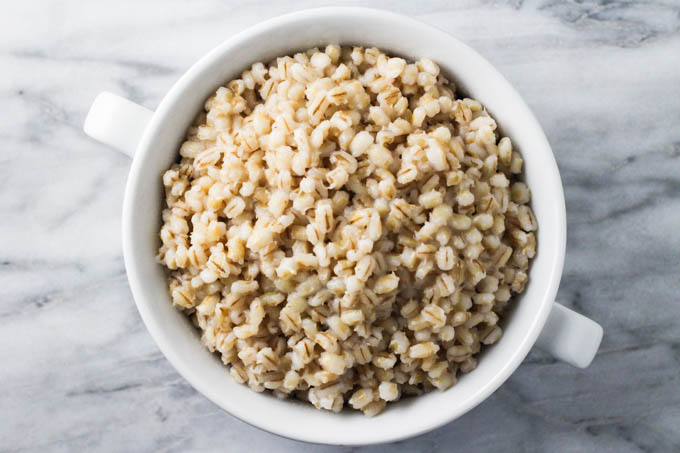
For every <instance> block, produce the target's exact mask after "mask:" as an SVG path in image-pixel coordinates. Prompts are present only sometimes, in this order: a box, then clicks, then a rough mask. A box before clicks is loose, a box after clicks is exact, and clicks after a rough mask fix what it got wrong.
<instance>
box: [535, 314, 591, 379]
mask: <svg viewBox="0 0 680 453" xmlns="http://www.w3.org/2000/svg"><path fill="white" fill-rule="evenodd" d="M601 341H602V326H600V325H599V324H598V323H596V322H595V321H593V320H592V319H589V318H586V317H585V316H583V315H581V314H579V313H576V312H575V311H573V310H570V309H568V308H567V307H565V306H563V305H560V304H558V303H557V302H555V303H554V304H553V306H552V310H551V311H550V315H549V316H548V321H547V322H546V323H545V326H544V327H543V330H542V331H541V335H540V336H539V337H538V341H537V342H536V345H537V346H538V347H539V348H541V349H543V350H545V351H546V352H549V353H550V354H552V355H553V356H554V357H555V358H557V359H560V360H562V361H564V362H567V363H569V364H571V365H574V366H577V367H579V368H586V367H587V366H588V365H590V362H592V361H593V358H594V357H595V354H596V353H597V350H598V349H599V347H600V342H601Z"/></svg>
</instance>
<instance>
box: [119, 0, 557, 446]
mask: <svg viewBox="0 0 680 453" xmlns="http://www.w3.org/2000/svg"><path fill="white" fill-rule="evenodd" d="M328 43H338V44H344V45H352V44H354V45H363V46H377V47H379V48H381V49H382V50H384V51H387V52H388V53H392V54H395V55H400V56H403V57H405V58H407V59H410V60H414V59H417V58H420V57H428V58H431V59H433V60H434V61H436V62H437V63H438V64H439V65H440V66H441V68H442V71H443V72H444V73H445V74H446V75H448V76H449V77H450V78H451V79H452V80H453V81H454V82H455V83H456V85H457V86H458V87H459V90H461V91H463V92H464V93H466V94H467V95H469V96H471V97H473V98H475V99H477V100H479V101H480V102H482V103H483V104H484V105H485V107H486V108H487V109H488V110H489V112H490V113H491V115H492V116H493V117H494V118H496V120H497V121H498V123H499V125H500V126H501V127H502V130H503V132H504V133H505V134H506V135H508V136H510V137H511V139H512V141H513V143H514V145H515V147H516V148H517V149H519V150H520V151H521V153H522V155H523V157H524V159H525V177H526V181H527V183H528V184H529V186H530V188H531V189H532V197H533V199H532V204H533V209H534V212H535V214H536V218H537V220H538V224H539V231H538V237H537V242H538V254H537V256H536V258H535V260H534V262H533V264H532V267H531V273H530V284H529V285H528V286H527V290H526V292H525V293H524V295H523V296H522V297H521V299H519V300H516V301H515V307H514V309H513V310H512V311H511V313H510V314H509V318H508V319H506V321H505V329H504V334H503V337H502V338H501V340H500V341H499V342H498V343H497V344H495V345H494V346H493V347H491V348H488V350H487V351H486V352H485V354H484V357H483V360H481V361H480V363H479V366H478V368H477V369H476V370H474V371H473V372H472V373H470V374H468V375H465V376H462V377H461V378H460V380H459V382H458V384H457V385H455V386H454V387H453V388H451V389H449V390H447V391H446V392H433V393H429V394H427V395H424V396H421V397H418V398H408V399H405V400H403V401H400V402H397V403H394V404H391V405H388V407H387V409H386V410H385V411H384V412H383V413H382V414H381V415H379V416H378V417H375V418H366V417H364V416H363V415H362V414H360V413H355V411H352V412H350V411H345V412H343V413H341V414H332V413H329V412H326V411H318V410H316V409H314V408H313V407H311V405H307V404H303V403H299V402H298V403H296V402H294V401H292V400H287V401H285V400H283V401H282V400H278V399H276V398H274V397H272V396H270V395H267V394H258V393H255V392H252V391H251V390H249V389H248V388H247V387H245V386H242V385H239V384H236V383H235V382H233V381H232V379H231V377H230V376H229V373H228V370H227V368H226V367H224V366H223V365H222V363H221V362H220V361H219V360H218V358H217V357H216V356H214V355H213V354H211V353H209V352H208V351H207V350H206V349H205V348H204V347H203V346H202V344H201V343H200V342H199V340H198V334H197V332H196V330H195V329H194V327H193V326H192V325H191V324H190V323H189V322H188V321H187V319H186V318H185V317H184V315H182V314H181V313H180V312H179V311H177V310H176V309H175V308H173V306H172V304H171V302H170V299H169V296H168V290H167V284H166V277H165V274H164V272H163V269H162V268H161V266H160V265H158V264H157V263H156V261H155V255H156V251H157V247H158V245H159V239H158V231H159V228H160V212H161V210H162V208H163V191H162V183H161V175H162V173H163V171H164V170H166V169H167V168H168V167H169V166H170V165H171V164H172V163H173V162H174V161H175V160H176V159H177V150H178V146H179V144H180V143H181V142H182V141H183V138H184V134H185V131H186V129H187V127H188V126H189V125H190V124H191V122H192V121H193V119H194V117H195V116H196V114H197V113H198V112H199V111H200V110H201V109H202V106H203V103H204V101H205V99H206V98H207V97H208V96H210V95H211V94H212V93H213V92H214V91H215V89H216V88H217V87H218V86H220V85H221V84H223V83H225V82H227V81H229V80H231V79H232V78H234V77H238V75H239V74H240V73H241V72H242V71H243V70H244V69H245V68H247V67H249V66H250V65H251V64H252V63H254V62H256V61H264V62H266V61H269V60H271V59H272V58H275V57H277V56H281V55H289V54H291V53H293V52H294V51H298V50H305V49H308V48H310V47H314V46H324V45H325V44H328ZM565 229H566V226H565V219H564V198H563V194H562V186H561V182H560V179H559V174H558V171H557V166H556V164H555V160H554V158H553V155H552V152H551V150H550V147H549V144H548V142H547V140H546V139H545V136H544V134H543V132H542V130H541V128H540V126H539V125H538V123H537V122H536V120H535V118H534V117H533V115H532V114H531V112H530V111H529V109H528V108H527V106H526V105H525V104H524V102H523V101H522V100H521V99H520V97H519V96H518V94H517V93H516V92H515V91H514V90H513V89H512V88H511V87H510V86H509V84H508V83H507V82H506V81H505V79H503V77H502V76H500V75H499V74H498V73H497V72H496V71H495V69H493V68H492V67H491V66H490V65H489V64H488V63H487V62H486V61H485V60H484V59H483V58H482V57H480V56H479V55H478V54H476V53H475V52H474V51H472V50H471V49H470V48H468V47H467V46H465V45H464V44H462V43H460V42H458V41H457V40H455V39H454V38H452V37H451V36H449V35H447V34H445V33H443V32H441V31H439V30H436V29H434V28H432V27H429V26H427V25H424V24H421V23H419V22H416V21H414V20H411V19H409V18H406V17H403V16H399V15H396V14H392V13H387V12H385V11H376V10H367V9H360V8H325V9H319V10H309V11H303V12H301V13H295V14H293V15H289V16H283V17H281V18H277V19H274V20H272V21H269V22H266V23H263V24H260V25H258V26H256V27H254V28H252V29H249V30H247V31H245V32H243V33H241V34H239V35H237V36H236V37H234V38H232V39H230V40H229V41H227V42H225V43H224V44H222V45H221V46H220V47H218V48H217V49H215V50H214V51H212V52H211V53H210V54H208V55H207V56H205V57H204V58H203V59H202V60H200V61H199V62H198V63H197V64H196V65H195V66H193V67H192V68H191V69H190V70H189V71H188V72H187V73H186V74H185V76H183V77H182V78H181V79H180V81H178V82H177V84H176V85H175V86H174V87H173V89H172V90H171V91H170V93H169V94H168V95H167V96H166V97H165V99H164V100H163V102H162V103H161V105H160V106H159V108H158V110H157V113H156V114H155V115H154V118H153V119H152V122H151V124H150V125H149V128H148V130H147V132H146V135H145V136H144V138H143V139H142V143H141V144H140V147H139V148H138V151H137V155H136V156H135V159H134V162H133V166H132V170H131V173H130V177H129V181H128V187H127V190H126V195H125V206H124V215H123V239H124V252H125V262H126V267H127V271H128V277H129V280H130V285H131V288H132V291H133V294H134V296H135V300H136V303H137V306H138V308H139V311H140V313H141V315H142V318H143V320H144V322H145V323H146V325H147V327H148V329H149V331H150V333H151V334H152V336H153V337H154V339H155V341H156V342H157V343H158V345H159V347H160V348H161V350H162V351H163V353H164V354H165V355H166V357H167V358H168V359H169V360H170V361H171V363H172V364H173V365H174V366H175V367H176V368H177V370H178V371H179V372H180V373H181V374H182V375H183V376H184V377H185V378H186V379H187V380H189V382H190V383H191V384H192V385H193V386H194V387H195V388H196V389H198V390H199V391H200V392H202V393H203V394H205V395H206V396H207V397H208V398H210V399H211V400H212V401H214V402H215V403H217V404H218V405H220V406H221V407H223V408H224V409H226V410H227V411H229V412H230V413H231V414H233V415H235V416H237V417H239V418H241V419H242V420H244V421H246V422H248V423H250V424H253V425H256V426H258V427H261V428H263V429H266V430H268V431H271V432H274V433H277V434H280V435H283V436H286V437H292V438H296V439H301V440H306V441H312V442H322V443H332V444H365V443H375V442H384V441H388V440H397V439H401V438H405V437H409V436H412V435H415V434H419V433H422V432H425V431H428V430H430V429H433V428H435V427H437V426H440V425H442V424H443V423H445V422H447V421H449V420H452V419H453V418H455V417H457V416H459V415H461V414H463V413H464V412H466V411H468V410H469V409H471V408H472V407H474V406H475V405H476V404H478V403H479V402H481V401H482V400H483V399H484V398H485V397H486V396H488V395H489V394H490V393H491V392H493V391H494V390H495V389H496V388H497V387H498V386H499V385H500V384H501V383H502V382H503V381H504V380H505V379H506V378H507V377H508V376H509V375H510V374H511V373H512V372H513V371H514V369H515V368H516V367H517V366H518V365H519V363H520V362H521V360H522V359H523V358H524V357H525V355H526V354H527V353H528V351H529V349H530V348H531V346H532V345H533V343H534V341H535V339H536V337H537V335H538V333H539V331H540V328H541V327H542V326H543V323H544V321H545V319H546V317H547V314H548V311H549V309H550V305H551V303H552V300H553V297H554V295H555V293H556V291H557V286H558V284H559V276H560V274H561V269H562V261H563V257H564V246H565Z"/></svg>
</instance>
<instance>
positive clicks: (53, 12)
mask: <svg viewBox="0 0 680 453" xmlns="http://www.w3.org/2000/svg"><path fill="white" fill-rule="evenodd" d="M326 3H331V2H326V1H313V0H304V1H292V0H278V1H269V2H264V1H253V2H237V1H222V2H218V1H208V0H204V1H195V2H185V1H179V0H171V1H161V0H154V1H148V2H137V1H133V0H126V1H116V2H112V1H101V2H97V1H90V2H82V1H76V0H74V1H60V2H51V1H48V0H39V1H30V2H28V1H23V2H8V3H6V4H5V5H3V14H2V16H0V65H1V66H0V67H2V71H1V72H2V76H1V77H0V98H1V102H0V138H1V140H0V143H1V146H0V176H1V177H0V218H1V219H2V220H1V221H0V287H1V288H3V289H2V291H1V292H0V363H1V364H2V365H1V366H0V382H1V383H2V387H3V391H2V392H0V408H1V409H0V451H7V452H9V451H12V452H15V451H65V452H70V451H218V450H226V451H234V452H238V451H267V450H269V451H284V452H288V451H289V452H298V451H329V452H330V451H349V449H343V448H334V447H327V446H315V445H311V444H304V443H299V442H295V441H291V440H287V439H282V438H279V437H276V436H274V435H271V434H268V433H265V432H263V431H260V430H258V429H256V428H253V427H251V426H248V425H246V424H245V423H242V422H240V421H239V420H237V419H235V418H233V417H231V416H230V415H228V414H226V413H224V412H222V411H221V410H220V409H219V408H217V407H216V406H215V405H213V404H212V403H211V402H209V401H208V400H207V399H206V398H204V397H203V396H201V395H200V394H198V393H197V392H196V391H195V390H193V389H192V387H190V386H189V385H188V384H187V383H186V382H185V381H184V380H183V379H182V378H181V377H180V376H179V375H178V374H177V373H176V372H175V371H174V369H173V368H172V367H171V366H170V364H169V363H168V362H167V361H166V360H165V358H164V357H163V356H162V355H161V353H160V352H159V350H158V349H157V347H156V346H155V345H154V343H153V342H152V340H151V337H150V336H149V335H148V334H147V332H146V330H145V328H144V326H143V324H142V322H141V319H140V317H139V315H138V314H137V310H136V309H135V306H134V303H133V300H132V296H131V294H130V290H129V288H128V284H127V281H126V278H125V270H124V266H123V260H122V256H121V240H120V220H121V203H122V195H123V187H124V182H125V178H126V174H127V172H128V169H129V166H130V161H129V160H128V158H127V157H125V156H124V155H122V154H119V153H117V152H115V151H113V150H111V149H108V148H106V147H104V146H101V145H99V144H97V143H95V142H94V141H92V140H90V139H88V138H87V137H85V136H84V134H83V133H82V124H83V120H84V118H85V114H86V112H87V109H88V107H89V104H90V103H91V101H92V100H93V98H94V97H95V95H96V94H97V93H98V92H99V91H101V90H109V91H113V92H116V93H119V94H121V95H123V96H126V97H128V98H130V99H132V100H134V101H136V102H139V103H141V104H143V105H145V106H147V107H149V108H154V107H155V106H156V105H157V104H158V102H159V101H160V99H161V98H162V96H163V94H164V93H165V92H166V90H167V89H168V88H169V87H170V86H171V84H172V83H174V82H175V80H176V79H177V78H178V77H179V76H180V75H181V74H182V73H183V72H184V71H185V70H186V69H187V68H188V67H189V66H190V65H191V64H192V63H193V62H194V61H195V60H196V59H197V58H198V57H200V56H201V55H203V54H204V53H205V52H206V51H208V50H209V49H211V48H212V47H213V46H215V45H216V44H218V43H220V42H221V41H223V40H224V39H225V38H227V37H229V36H230V35H232V34H234V33H236V32H238V31H239V30H241V29H244V28H246V27H248V26H249V25H252V24H255V23H257V22H259V21H261V20H262V19H265V18H268V17H272V16H276V15H279V14H283V13H286V12H290V11H294V10H297V9H302V8H306V7H311V6H318V5H321V4H326ZM333 3H335V4H338V3H339V2H333ZM358 3H364V4H365V3H366V2H345V3H343V4H358ZM451 3H453V2H447V1H443V0H433V1H426V2H407V1H397V2H388V1H380V2H375V3H374V4H373V6H376V7H383V8H389V9H393V10H395V11H397V12H401V13H406V14H408V15H411V16H414V17H417V18H418V19H421V20H423V21H425V22H427V23H430V24H432V25H435V26H437V27H440V28H441V29H444V30H446V31H449V32H450V33H452V34H454V35H455V36H457V37H458V38H460V39H462V40H464V41H466V42H467V43H469V44H470V45H471V46H473V47H474V48H476V49H477V50H478V51H479V52H481V53H482V54H483V55H484V56H485V57H487V58H488V59H489V60H490V61H491V62H492V63H493V64H494V65H496V66H497V67H498V68H499V69H500V71H501V72H502V73H504V74H505V76H506V77H507V78H508V79H509V80H510V82H511V83H512V84H513V85H514V86H515V87H516V88H517V89H518V90H519V91H520V93H521V94H522V95H523V96H524V98H525V99H526V101H527V103H528V104H529V105H530V107H531V108H532V109H533V110H534V112H535V113H536V115H537V117H538V118H539V120H540V122H541V124H542V125H543V127H544V129H545V131H546V134H547V136H548V138H549V139H550V141H551V143H552V145H553V149H554V152H555V155H556V157H557V161H558V164H559V167H560V170H561V172H562V178H563V181H564V186H565V191H566V199H567V211H568V219H569V236H568V241H569V242H568V247H567V258H566V264H565V273H564V277H563V280H562V285H561V288H560V291H559V300H560V301H561V302H562V303H564V304H565V305H567V306H569V307H572V308H574V309H576V310H578V311H580V312H582V313H584V314H585V315H587V316H589V317H592V318H593V319H595V320H597V321H599V322H600V323H601V324H602V326H603V327H604V330H605V337H604V340H603V343H602V348H601V350H600V352H599V354H598V355H597V357H596V358H595V361H594V362H593V364H592V365H591V367H590V368H588V369H586V370H580V369H576V368H572V367H570V366H568V365H565V364H563V363H559V362H556V361H555V360H553V359H552V358H550V357H549V356H547V355H545V354H544V353H541V352H540V351H536V350H534V351H532V353H531V354H530V355H529V356H528V358H527V359H526V360H525V361H524V363H523V364H522V365H521V366H520V368H519V369H518V370H517V372H516V373H515V374H514V375H513V376H512V377H511V378H510V379H509V380H508V381H507V382H506V383H505V385H503V386H502V387H501V388H500V389H499V390H498V391H497V392H496V393H495V394H494V395H493V396H491V397H490V398H489V399H488V400H487V401H485V402H484V403H483V404H481V405H480V406H478V407H477V408H476V409H474V410H472V411H471V412H470V413H468V414H467V415H465V416H463V417H462V418H461V419H459V420H457V421H455V422H453V423H451V424H449V425H447V426H444V427H442V428H440V429H438V430H436V431H434V432H431V433H429V434H426V435H423V436H420V437H417V438H414V439H411V440H408V441H404V442H400V443H397V444H393V445H380V446H374V447H367V448H359V449H356V450H357V451H390V452H392V451H394V452H397V451H399V452H401V451H454V450H455V451H456V452H478V451H551V452H587V451H597V452H617V453H618V452H652V451H658V452H669V451H680V328H679V326H680V4H679V3H678V2H677V1H672V0H667V1H663V0H651V1H646V2H627V1H626V2H618V1H611V2H603V3H602V4H599V3H598V2H594V1H584V2H580V1H579V2H576V1H567V2H561V1H555V0H531V1H522V0H514V1H509V2H503V1H484V2H473V1H462V2H456V3H455V6H452V5H451ZM354 450H355V449H353V450H352V451H354Z"/></svg>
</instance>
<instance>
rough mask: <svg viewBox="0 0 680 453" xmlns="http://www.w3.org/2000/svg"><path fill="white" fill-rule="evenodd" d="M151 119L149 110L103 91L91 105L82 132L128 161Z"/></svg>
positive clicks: (151, 114) (151, 113)
mask: <svg viewBox="0 0 680 453" xmlns="http://www.w3.org/2000/svg"><path fill="white" fill-rule="evenodd" d="M152 116H153V111H152V110H149V109H147V108H146V107H142V106H141V105H139V104H135V103H134V102H132V101H128V100H127V99H125V98H122V97H120V96H117V95H115V94H113V93H109V92H106V91H104V92H102V93H100V94H99V95H98V96H97V98H96V99H95V100H94V102H93V103H92V107H90V111H89V112H88V114H87V118H85V125H84V126H83V130H84V131H85V133H86V134H87V135H89V136H90V137H92V138H94V139H95V140H97V141H100V142H102V143H104V144H106V145H109V146H110V147H112V148H115V149H117V150H118V151H121V152H122V153H125V154H127V155H128V156H130V157H132V155H133V154H134V152H135V149H137V145H138V144H139V141H140V139H141V138H142V134H143V133H144V130H145V129H146V126H147V124H149V121H150V120H151V117H152Z"/></svg>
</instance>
